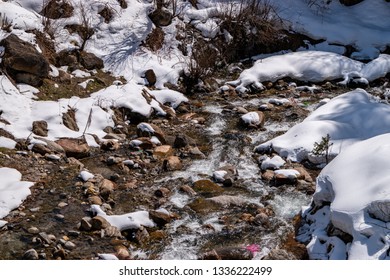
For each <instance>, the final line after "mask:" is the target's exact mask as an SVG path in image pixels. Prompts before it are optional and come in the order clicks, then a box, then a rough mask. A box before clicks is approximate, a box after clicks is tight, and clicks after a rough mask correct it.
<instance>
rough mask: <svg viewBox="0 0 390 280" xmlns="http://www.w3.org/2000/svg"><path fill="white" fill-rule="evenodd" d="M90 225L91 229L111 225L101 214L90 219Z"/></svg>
mask: <svg viewBox="0 0 390 280" xmlns="http://www.w3.org/2000/svg"><path fill="white" fill-rule="evenodd" d="M91 226H92V230H101V229H105V228H107V227H109V226H111V225H110V223H109V222H108V221H107V220H106V219H105V218H103V217H102V216H95V217H93V218H92V219H91Z"/></svg>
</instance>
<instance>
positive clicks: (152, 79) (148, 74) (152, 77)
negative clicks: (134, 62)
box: [144, 69, 157, 86]
mask: <svg viewBox="0 0 390 280" xmlns="http://www.w3.org/2000/svg"><path fill="white" fill-rule="evenodd" d="M144 76H145V79H146V81H147V82H148V85H149V86H154V85H155V84H156V82H157V77H156V74H155V73H154V71H153V69H148V70H146V71H145V74H144Z"/></svg>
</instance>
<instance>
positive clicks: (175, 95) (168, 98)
mask: <svg viewBox="0 0 390 280" xmlns="http://www.w3.org/2000/svg"><path fill="white" fill-rule="evenodd" d="M150 94H151V95H152V96H154V97H155V98H156V100H157V101H158V102H160V103H161V104H169V106H171V107H172V108H173V109H176V108H177V106H179V105H180V104H181V103H183V102H184V103H185V102H188V98H187V97H185V96H184V95H183V94H182V93H180V92H178V91H175V90H170V89H165V90H152V91H151V92H150Z"/></svg>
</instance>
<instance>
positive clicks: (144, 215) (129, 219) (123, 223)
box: [91, 204, 155, 231]
mask: <svg viewBox="0 0 390 280" xmlns="http://www.w3.org/2000/svg"><path fill="white" fill-rule="evenodd" d="M91 211H92V212H93V213H95V214H96V215H98V216H101V217H103V218H105V219H106V220H107V221H108V222H109V223H110V225H112V226H115V227H117V228H118V229H119V230H120V231H122V230H126V229H138V228H140V227H141V226H145V227H154V226H155V224H154V222H153V221H152V220H151V219H150V218H149V212H148V211H136V212H132V213H127V214H123V215H107V214H106V213H105V212H104V211H103V210H102V209H101V208H100V206H99V205H96V204H94V205H91Z"/></svg>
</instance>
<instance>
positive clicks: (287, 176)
mask: <svg viewBox="0 0 390 280" xmlns="http://www.w3.org/2000/svg"><path fill="white" fill-rule="evenodd" d="M274 173H275V176H274V179H273V182H274V184H275V185H276V186H281V185H294V184H296V183H297V180H298V179H297V178H298V176H299V175H300V174H299V172H298V171H296V170H294V169H279V170H276V171H275V172H274Z"/></svg>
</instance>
